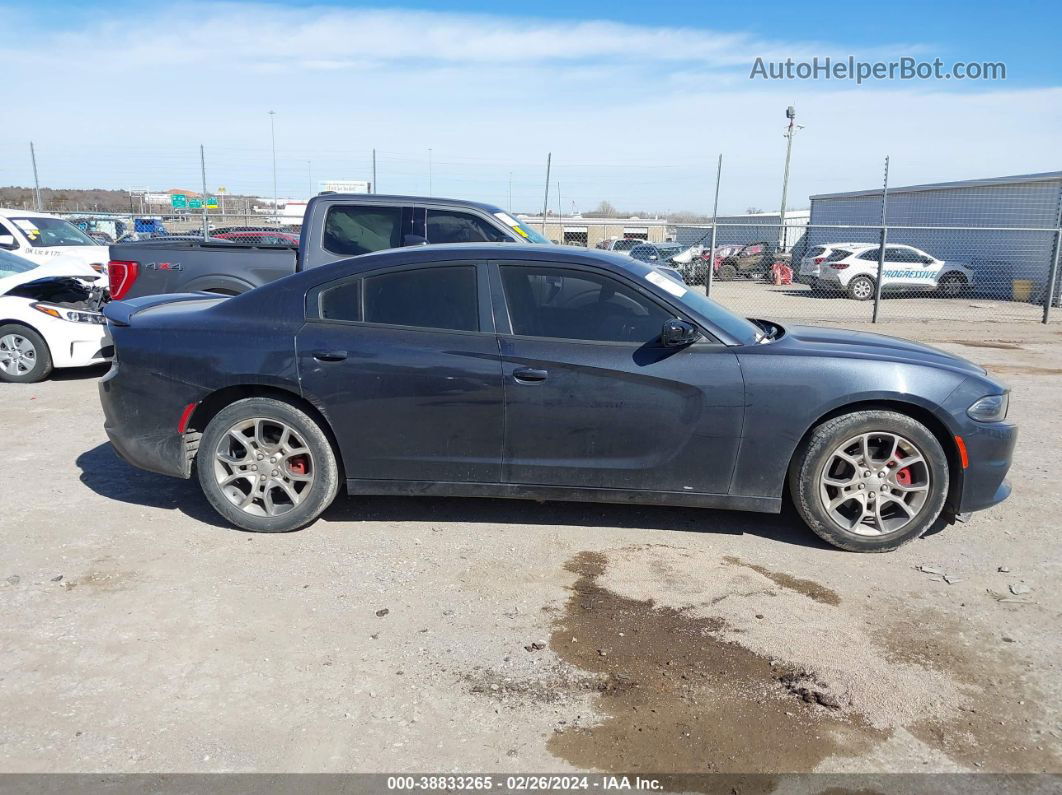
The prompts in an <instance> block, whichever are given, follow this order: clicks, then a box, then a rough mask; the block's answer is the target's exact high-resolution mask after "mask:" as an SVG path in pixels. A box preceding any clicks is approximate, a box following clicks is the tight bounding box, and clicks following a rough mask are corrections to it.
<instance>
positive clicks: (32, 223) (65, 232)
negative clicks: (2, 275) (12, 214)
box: [9, 217, 99, 248]
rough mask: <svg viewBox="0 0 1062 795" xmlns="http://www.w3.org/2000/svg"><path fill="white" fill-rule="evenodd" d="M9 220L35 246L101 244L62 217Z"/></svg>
mask: <svg viewBox="0 0 1062 795" xmlns="http://www.w3.org/2000/svg"><path fill="white" fill-rule="evenodd" d="M9 220H10V221H11V223H13V224H14V225H15V226H17V227H18V228H19V230H20V231H21V232H22V234H24V235H25V236H26V239H27V240H28V241H29V242H30V245H31V246H33V247H34V248H47V247H48V246H98V245H99V243H97V242H96V241H95V240H93V239H92V238H91V237H89V236H88V235H86V234H85V233H84V232H82V231H81V230H80V229H78V228H77V227H76V226H74V225H73V224H72V223H70V222H69V221H64V220H63V219H62V218H40V217H38V218H11V219H9Z"/></svg>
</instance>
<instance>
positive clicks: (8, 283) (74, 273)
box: [0, 261, 106, 295]
mask: <svg viewBox="0 0 1062 795" xmlns="http://www.w3.org/2000/svg"><path fill="white" fill-rule="evenodd" d="M67 276H69V277H71V278H74V279H81V280H82V281H85V282H88V283H92V284H99V285H100V286H106V285H104V284H102V283H101V282H100V279H101V278H102V277H101V276H100V274H98V273H96V272H95V271H94V270H92V268H90V267H88V266H87V265H84V264H82V263H78V262H75V263H70V262H65V261H64V262H58V261H52V262H46V263H44V264H43V265H38V266H37V267H36V268H33V269H32V270H28V271H25V272H24V273H14V274H12V275H11V276H5V277H3V278H2V279H0V295H4V294H5V293H7V292H8V291H10V290H12V289H14V288H15V287H18V286H19V285H20V284H28V283H29V282H35V281H37V280H38V279H48V278H55V277H59V278H62V277H67Z"/></svg>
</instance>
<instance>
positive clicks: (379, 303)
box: [296, 263, 502, 483]
mask: <svg viewBox="0 0 1062 795" xmlns="http://www.w3.org/2000/svg"><path fill="white" fill-rule="evenodd" d="M482 268H485V266H478V267H477V266H476V265H475V264H472V263H469V264H455V263H440V264H436V265H430V266H423V265H421V266H415V267H404V268H397V269H395V268H392V269H388V270H385V271H378V272H376V273H370V274H366V275H365V276H364V277H357V278H351V279H346V280H340V281H337V282H335V283H333V284H330V285H325V286H324V287H323V288H322V289H319V290H318V291H317V292H316V293H314V294H312V295H311V299H312V301H311V303H312V304H313V305H314V307H315V308H314V309H313V310H312V312H314V313H316V314H317V315H318V317H316V318H314V319H311V320H309V321H308V322H307V324H306V325H305V326H304V327H303V328H302V330H301V331H300V332H299V334H298V337H297V341H296V343H297V350H298V361H299V374H300V376H301V378H302V383H303V388H304V390H305V392H306V394H307V396H308V397H310V398H311V399H312V400H313V401H314V402H315V403H316V404H317V405H319V406H322V407H324V409H325V410H326V411H327V412H328V415H329V416H328V420H329V422H330V424H331V426H332V428H333V430H334V431H335V435H336V439H337V442H338V444H339V447H340V449H341V451H342V455H343V464H344V467H345V469H346V476H347V478H348V479H371V480H411V481H433V482H485V483H497V482H498V480H499V479H500V473H501V446H502V384H501V378H502V377H501V363H500V360H499V355H498V346H497V340H496V338H495V336H494V330H493V327H492V321H491V314H490V311H489V307H485V308H484V310H483V311H481V308H480V301H479V282H480V279H481V278H482V280H483V294H484V295H486V292H487V290H486V274H485V272H483V273H482V274H480V272H479V269H482Z"/></svg>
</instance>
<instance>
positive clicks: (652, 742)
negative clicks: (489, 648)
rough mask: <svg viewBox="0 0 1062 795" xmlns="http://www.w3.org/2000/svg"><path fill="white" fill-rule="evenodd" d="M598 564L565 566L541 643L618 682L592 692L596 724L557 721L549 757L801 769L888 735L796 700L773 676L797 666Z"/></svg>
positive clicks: (584, 763)
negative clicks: (631, 590)
mask: <svg viewBox="0 0 1062 795" xmlns="http://www.w3.org/2000/svg"><path fill="white" fill-rule="evenodd" d="M606 566H607V560H606V558H605V557H604V556H603V555H601V554H598V553H594V552H583V553H580V554H579V555H578V556H576V557H575V558H574V559H573V560H572V561H570V562H569V564H568V569H569V570H570V571H572V572H574V573H576V574H577V575H579V579H578V580H577V581H576V583H575V584H574V586H573V587H572V592H571V596H570V598H569V599H568V602H567V607H566V610H565V611H564V613H563V614H562V615H561V616H560V617H558V619H557V623H556V625H555V626H556V628H555V630H554V632H553V634H552V636H551V638H550V648H551V649H552V650H553V651H554V652H555V653H556V654H557V655H558V656H559V657H560V658H561V659H562V660H564V661H565V662H567V663H569V664H571V665H574V666H576V667H577V668H579V669H582V670H584V671H587V672H590V673H593V674H596V675H597V676H598V677H600V678H601V679H602V680H604V681H606V682H619V683H622V686H621V687H607V688H605V689H604V690H603V691H601V695H600V697H599V700H598V704H599V708H600V712H601V713H603V714H604V716H605V718H604V720H603V721H602V722H601V723H599V724H596V725H594V726H589V727H577V728H560V729H558V731H557V732H556V733H555V734H554V735H553V737H552V738H550V740H549V744H548V748H549V750H550V751H551V752H552V753H553V754H555V755H557V756H558V757H561V758H562V759H565V760H566V761H568V762H570V763H571V764H573V765H576V766H578V767H581V768H584V769H596V770H613V771H614V770H628V771H634V772H637V771H647V772H648V771H664V770H667V771H683V772H742V771H749V770H755V771H758V772H785V771H810V770H812V769H814V768H815V766H816V765H817V764H818V763H819V762H821V761H822V760H823V759H824V758H826V757H827V756H830V755H834V754H841V755H855V754H860V753H862V752H863V751H865V750H867V749H868V748H870V747H872V746H873V745H874V744H876V743H877V742H879V741H881V740H882V739H884V737H885V736H887V733H886V732H884V731H882V730H880V729H876V728H874V727H872V726H871V725H870V724H869V723H868V722H866V721H865V720H863V719H862V718H861V717H860V716H859V715H858V714H855V713H853V712H850V711H847V710H843V709H839V708H835V707H825V706H822V705H821V703H819V702H818V701H817V699H815V698H812V700H811V701H810V702H809V701H807V700H805V699H804V698H803V696H802V695H800V694H797V693H795V692H794V691H793V689H792V688H790V687H788V686H787V685H786V684H785V683H784V682H783V680H787V681H789V680H793V681H795V678H799V677H800V676H801V675H802V673H804V672H801V671H798V670H794V669H791V668H790V667H788V666H786V665H785V664H784V663H781V662H779V661H776V660H771V659H770V658H768V657H764V656H761V655H759V654H756V653H754V652H752V651H749V650H748V649H746V648H743V647H742V646H740V645H738V644H737V643H733V642H731V641H728V640H725V639H724V638H723V637H722V636H721V631H722V630H723V629H724V623H723V622H722V621H720V620H716V619H711V618H696V617H693V616H691V615H689V614H687V613H686V612H685V611H683V610H678V609H674V608H670V607H658V606H656V605H654V603H653V602H652V601H651V600H646V601H641V600H637V599H630V598H625V597H622V596H618V595H616V594H615V593H612V592H611V591H609V590H606V589H605V588H603V587H602V586H601V585H599V584H598V578H599V577H600V576H601V575H602V574H603V573H604V571H605V568H606ZM819 689H820V690H821V691H823V692H827V691H828V690H829V688H828V686H825V685H821V686H819Z"/></svg>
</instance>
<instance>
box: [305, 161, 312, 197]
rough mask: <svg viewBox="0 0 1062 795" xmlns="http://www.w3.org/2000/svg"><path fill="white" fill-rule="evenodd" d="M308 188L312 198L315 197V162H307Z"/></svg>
mask: <svg viewBox="0 0 1062 795" xmlns="http://www.w3.org/2000/svg"><path fill="white" fill-rule="evenodd" d="M306 187H308V188H309V189H310V194H309V195H310V197H312V196H313V161H312V160H307V161H306Z"/></svg>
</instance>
